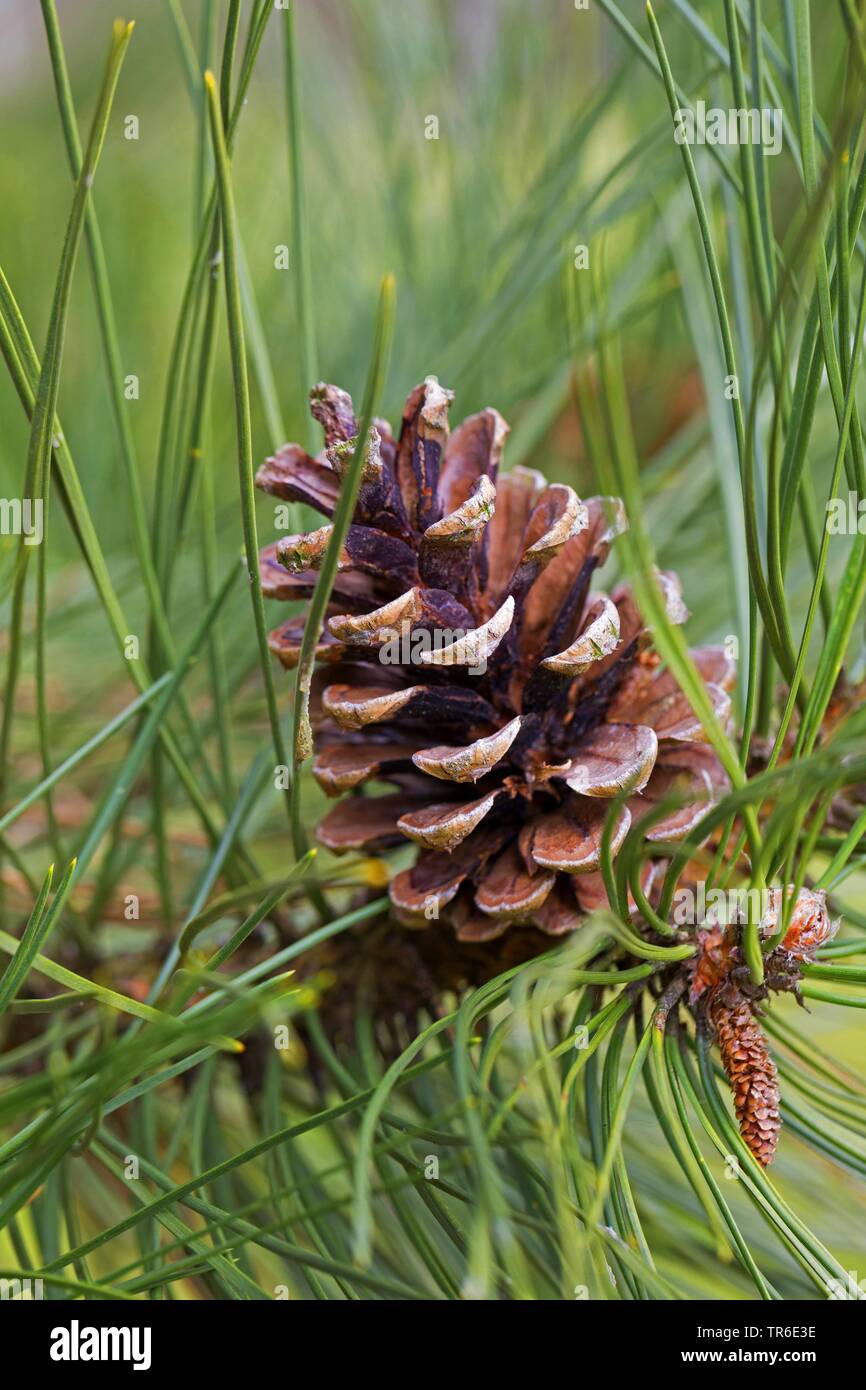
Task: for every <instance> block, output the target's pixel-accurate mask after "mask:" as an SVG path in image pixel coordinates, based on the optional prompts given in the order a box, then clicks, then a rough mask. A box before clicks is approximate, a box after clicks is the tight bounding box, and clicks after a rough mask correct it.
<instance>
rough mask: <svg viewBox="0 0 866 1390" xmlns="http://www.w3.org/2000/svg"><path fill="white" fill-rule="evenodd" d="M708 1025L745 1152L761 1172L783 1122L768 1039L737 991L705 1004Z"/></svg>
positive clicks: (724, 991)
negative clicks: (716, 1046) (711, 1031)
mask: <svg viewBox="0 0 866 1390" xmlns="http://www.w3.org/2000/svg"><path fill="white" fill-rule="evenodd" d="M709 1017H710V1021H711V1023H712V1025H713V1027H714V1029H715V1032H716V1040H717V1042H718V1045H719V1052H720V1054H721V1058H722V1066H723V1067H724V1069H725V1075H726V1076H727V1078H728V1081H729V1082H730V1085H731V1090H732V1091H733V1094H734V1110H735V1112H736V1116H737V1120H738V1122H739V1126H740V1133H741V1134H742V1136H743V1139H744V1140H745V1142H746V1144H747V1145H748V1147H749V1150H750V1152H751V1153H752V1154H754V1156H755V1158H756V1159H757V1160H758V1162H759V1163H760V1164H761V1166H762V1167H764V1168H766V1167H767V1165H768V1164H769V1163H772V1161H773V1155H774V1154H775V1152H776V1145H777V1144H778V1142H779V1131H780V1129H781V1126H782V1121H781V1119H780V1116H779V1078H778V1075H777V1072H776V1064H775V1062H774V1061H773V1059H772V1057H771V1056H770V1051H769V1048H768V1046H767V1039H766V1038H765V1037H764V1034H763V1032H762V1030H761V1026H760V1024H759V1022H758V1020H757V1018H756V1017H755V1014H754V1012H753V1011H752V1006H751V1004H750V1003H749V1001H748V999H746V998H745V997H744V996H743V995H742V994H741V993H740V992H739V990H737V989H735V988H723V989H720V990H719V991H718V992H717V993H716V995H715V997H714V998H713V1000H712V1001H711V1003H710V1006H709Z"/></svg>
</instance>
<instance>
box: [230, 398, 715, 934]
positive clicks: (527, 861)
mask: <svg viewBox="0 0 866 1390" xmlns="http://www.w3.org/2000/svg"><path fill="white" fill-rule="evenodd" d="M451 399H452V393H451V392H450V391H445V390H443V389H442V387H440V385H439V383H438V382H437V381H436V379H435V377H428V378H427V380H426V381H425V382H423V383H422V384H421V385H420V386H417V387H416V388H415V390H414V391H413V392H412V393H411V395H410V396H409V398H408V400H407V402H406V406H405V409H404V412H403V419H402V423H401V427H400V431H399V435H398V437H397V438H394V437H393V436H392V434H391V430H390V427H389V426H388V425H387V424H386V423H385V422H384V421H377V424H376V430H375V432H374V434H373V437H372V441H371V443H370V444H369V446H368V450H367V455H366V457H365V460H364V464H363V470H364V471H363V482H362V486H361V490H360V496H359V498H358V503H357V507H356V511H355V514H354V518H353V523H352V525H351V526H350V527H349V531H348V534H347V536H346V540H345V544H344V546H343V550H342V553H341V556H340V562H339V572H338V574H337V578H336V583H335V585H334V589H333V593H332V601H331V604H330V608H329V612H328V618H327V623H326V626H325V628H324V629H323V631H322V632H321V633H320V634H319V639H318V656H319V658H320V666H319V671H318V673H317V676H316V678H315V681H314V688H313V719H314V726H315V742H316V752H315V762H314V774H315V776H316V778H317V780H318V782H319V783H320V785H321V786H322V787H323V788H324V790H325V791H326V792H327V793H328V794H329V795H330V796H334V797H340V796H342V797H343V800H341V801H339V802H338V803H337V804H336V805H335V807H334V809H333V810H332V811H331V812H330V813H329V814H328V815H327V816H326V817H325V819H324V821H323V822H322V824H321V825H320V826H319V829H318V835H319V839H320V840H321V842H322V843H323V844H325V845H326V846H327V847H328V848H329V849H331V850H333V851H334V852H335V853H342V852H345V851H360V850H363V851H368V850H376V851H378V850H381V849H384V848H387V847H388V846H392V845H399V844H401V843H402V844H405V843H406V841H412V842H414V843H415V844H416V845H418V846H419V851H420V852H419V854H418V856H417V859H416V861H415V863H414V866H413V867H411V868H409V869H406V870H405V871H403V872H401V873H398V874H397V875H396V876H395V878H394V879H393V881H392V883H391V886H390V896H391V902H392V905H393V915H394V917H395V918H396V919H397V920H398V921H399V922H400V923H402V924H403V925H404V926H406V927H410V928H420V929H424V930H425V931H433V932H437V933H440V934H443V935H444V937H445V940H446V941H451V942H452V943H453V942H454V939H455V937H456V939H457V940H458V941H460V942H462V943H467V944H468V943H482V942H486V943H490V942H493V941H494V940H497V939H500V938H503V937H504V936H505V934H506V933H509V932H511V931H513V930H514V929H515V928H520V927H523V926H531V927H533V928H535V929H537V931H538V932H539V933H541V934H542V937H541V939H542V940H543V937H544V936H545V935H546V936H547V937H548V938H555V937H558V936H561V935H563V934H564V933H568V932H571V931H574V930H575V929H576V928H577V927H579V925H580V923H581V921H582V919H583V917H584V916H585V914H586V913H588V912H589V911H592V910H593V909H594V908H597V907H598V906H600V905H602V904H603V903H604V902H605V896H604V890H603V886H602V883H601V878H600V875H599V872H598V870H599V863H600V854H601V837H602V829H603V826H604V822H605V817H606V815H607V812H608V809H609V806H610V799H611V798H612V797H614V796H616V795H617V794H618V793H620V792H621V791H623V790H625V791H626V792H628V793H629V796H628V800H627V802H626V804H625V805H623V806H622V808H621V810H620V812H619V815H618V819H617V823H616V826H615V832H614V835H613V850H614V852H616V850H617V849H618V848H619V846H620V844H621V842H622V840H623V839H624V837H625V835H626V833H627V831H628V830H629V827H630V826H631V825H632V824H633V822H635V821H636V820H639V819H640V818H641V817H643V816H645V815H646V814H647V813H648V812H649V811H652V810H653V808H654V807H656V805H657V803H658V801H659V799H660V798H663V797H666V796H668V795H669V794H671V793H674V794H675V795H677V796H678V801H677V805H676V807H675V809H674V810H673V811H668V812H667V813H666V814H665V815H664V817H663V818H662V819H659V820H656V821H654V822H653V823H652V826H651V828H650V829H649V831H648V838H649V839H651V840H658V841H665V842H670V841H676V840H678V839H681V838H683V837H684V836H685V835H686V834H687V833H688V832H689V830H690V829H691V828H692V827H693V826H694V825H695V824H696V823H697V822H698V821H699V820H700V819H701V818H702V817H703V816H704V815H705V814H706V812H707V809H708V808H709V806H710V805H711V803H712V801H713V799H714V797H716V795H717V794H718V793H719V791H720V789H722V788H723V787H724V786H725V779H724V775H723V773H722V770H721V768H720V766H719V764H718V762H717V760H716V758H715V755H714V754H713V753H712V752H711V751H710V750H709V749H708V748H706V747H705V746H704V733H703V730H702V728H701V725H700V723H699V721H698V720H697V719H696V717H695V716H694V714H693V713H692V710H691V708H690V706H689V704H688V701H687V700H686V698H685V696H684V695H683V694H682V692H681V691H680V689H679V688H678V687H677V685H676V682H675V681H674V680H673V678H672V676H671V675H670V674H669V673H667V672H664V671H662V670H661V669H660V667H659V662H658V659H657V658H656V656H655V655H654V653H653V651H652V647H651V642H650V637H649V634H648V632H647V631H646V628H645V625H644V623H643V621H642V619H641V616H640V614H639V612H638V610H637V607H636V604H635V601H634V598H633V596H632V594H631V592H630V591H629V589H628V588H626V587H623V586H621V587H619V588H617V589H616V590H614V592H613V593H611V594H610V595H608V594H606V593H603V592H600V591H597V590H596V591H593V590H592V588H591V586H592V581H593V579H594V576H595V571H596V570H597V569H598V568H600V566H601V565H602V564H603V563H604V560H605V559H606V557H607V555H608V552H609V549H610V546H611V544H612V542H613V540H614V538H615V537H616V535H617V533H618V532H619V531H621V530H622V529H623V527H624V525H625V519H624V516H623V511H622V506H621V504H620V503H619V502H617V501H616V500H615V499H608V498H601V497H593V498H590V499H588V501H586V502H583V501H581V500H580V498H579V497H578V496H577V495H576V493H575V492H574V491H573V490H572V489H571V488H570V487H565V486H563V485H562V484H559V483H554V484H551V485H548V484H547V482H546V481H545V479H544V478H543V477H542V475H541V474H540V473H537V472H535V471H533V470H529V469H525V468H516V469H514V471H513V472H511V473H510V474H504V475H503V474H502V473H500V462H501V457H502V452H503V446H504V444H505V439H506V435H507V433H508V427H507V425H506V424H505V421H504V420H503V419H502V417H501V416H500V415H499V414H498V413H497V412H496V411H495V410H493V409H487V410H483V411H481V412H480V413H479V414H478V415H474V416H471V417H470V418H469V419H467V420H464V422H463V423H462V424H461V425H460V426H458V427H457V428H456V429H455V430H454V432H453V433H450V431H449V423H448V409H449V405H450V402H451ZM311 403H312V411H313V414H314V416H315V417H316V419H317V420H319V421H320V422H321V424H322V426H323V430H324V436H325V448H324V451H323V452H322V454H320V455H319V456H318V457H317V458H315V459H314V458H311V457H310V456H309V455H307V454H306V453H305V452H304V451H303V450H302V449H300V448H299V447H298V446H297V445H287V446H286V447H285V448H283V449H282V450H281V451H280V452H279V453H278V454H277V455H276V456H275V457H274V458H271V459H268V461H267V462H266V464H265V465H264V466H263V468H262V469H260V471H259V474H258V478H257V482H258V485H259V486H260V487H262V488H263V489H265V490H266V491H267V492H270V493H271V494H273V495H274V496H277V497H279V498H282V499H286V500H294V501H300V502H303V503H306V504H308V505H310V506H312V507H315V508H316V509H317V510H318V511H319V512H321V513H322V514H323V515H324V516H325V517H326V518H327V517H329V516H331V515H332V513H333V510H334V507H335V505H336V501H337V497H338V495H339V491H340V484H341V476H342V474H343V471H344V469H345V465H346V462H347V460H348V459H349V458H350V457H351V455H352V452H353V450H354V447H355V437H356V434H357V429H358V426H357V421H356V419H355V414H354V410H353V407H352V402H351V400H350V398H349V397H348V396H347V395H346V393H345V392H343V391H340V390H339V389H338V388H336V387H334V386H324V385H322V386H318V387H316V388H315V390H314V391H313V392H312V393H311ZM329 535H330V529H329V527H327V526H324V527H322V528H320V529H319V530H318V531H314V532H312V533H311V534H309V535H305V536H293V537H285V538H283V539H282V540H280V541H279V542H277V543H276V544H275V545H273V546H270V547H268V548H267V549H266V550H265V551H264V552H263V554H262V557H261V574H262V582H263V586H264V592H265V594H266V596H268V597H272V598H278V599H285V600H291V599H294V600H298V599H304V598H307V597H308V596H309V595H310V594H311V593H312V591H313V588H314V586H315V582H316V569H317V567H318V565H319V564H320V563H321V561H322V558H323V556H324V554H325V550H326V548H327V544H328V539H329ZM658 583H659V586H660V588H661V590H662V592H663V594H664V595H665V598H666V602H667V606H668V612H669V614H670V616H671V618H672V619H673V620H674V621H677V622H681V621H683V620H684V619H685V617H686V616H687V612H686V609H685V607H684V605H683V603H682V599H681V597H680V591H679V585H678V583H677V581H676V579H675V577H674V576H673V575H670V574H660V575H659V576H658ZM302 633H303V619H302V618H294V619H291V620H290V621H289V622H288V623H285V624H283V626H282V627H280V628H278V629H277V631H276V632H274V633H273V634H272V636H271V646H272V649H273V650H274V652H275V653H276V654H277V656H278V657H279V658H280V660H281V661H282V662H283V664H284V665H285V666H287V667H291V666H293V665H295V664H296V663H297V660H298V657H299V651H300V642H301V637H302ZM693 656H694V659H695V662H696V665H697V667H698V670H699V671H700V672H701V674H702V676H703V678H704V680H705V682H706V686H707V691H708V693H709V695H710V698H711V701H712V704H713V706H714V708H715V711H716V714H717V716H718V718H719V719H720V720H721V721H722V722H723V723H726V722H727V720H728V718H729V710H730V700H729V697H728V695H727V693H726V692H727V690H728V689H729V688H730V686H731V685H732V683H733V679H734V671H733V665H732V662H731V661H730V659H729V657H728V655H727V653H726V652H725V650H724V649H723V648H721V647H706V648H703V649H701V650H699V651H696V652H694V653H693ZM374 783H375V784H382V783H385V784H388V785H389V790H388V791H387V792H385V793H384V794H380V793H381V786H377V787H376V793H377V794H375V795H370V794H368V793H369V791H370V790H371V788H370V787H368V784H374ZM489 949H490V950H491V951H492V953H493V955H494V957H495V955H496V953H497V952H499V951H500V947H499V946H497V947H489Z"/></svg>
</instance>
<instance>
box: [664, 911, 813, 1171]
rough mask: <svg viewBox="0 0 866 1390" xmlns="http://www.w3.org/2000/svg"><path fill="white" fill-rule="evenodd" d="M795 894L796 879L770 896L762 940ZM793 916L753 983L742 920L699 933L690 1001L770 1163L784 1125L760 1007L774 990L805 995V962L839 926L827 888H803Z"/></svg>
mask: <svg viewBox="0 0 866 1390" xmlns="http://www.w3.org/2000/svg"><path fill="white" fill-rule="evenodd" d="M792 893H793V888H792V887H791V886H790V885H789V886H788V888H787V889H782V888H774V889H772V890H771V891H770V892H769V894H768V895H767V902H766V908H765V911H764V913H763V915H762V917H761V920H760V922H759V924H758V932H759V936H760V938H761V940H762V941H767V940H769V939H770V938H772V937H773V936H775V935H776V932H777V931H778V929H779V925H780V922H781V920H782V909H783V906H784V904H785V902H786V900H787V901H788V902H789V903H790V897H791V894H792ZM787 916H788V922H787V928H786V930H785V935H784V937H783V938H782V940H781V941H780V942H779V943H778V945H777V946H775V947H774V949H773V950H772V951H770V952H769V953H768V954H767V956H766V957H765V961H764V983H763V985H760V986H758V987H754V986H753V985H752V984H751V981H750V974H749V969H748V967H747V966H746V964H745V962H744V957H743V949H742V930H743V924H742V922H739V921H738V922H732V923H722V922H715V921H708V923H707V925H706V926H705V927H704V928H703V929H702V930H701V931H699V932H698V936H697V953H696V955H695V956H694V958H693V960H692V961H691V962H690V965H689V967H688V969H689V972H690V981H689V1003H690V1004H691V1005H692V1007H693V1008H697V1009H698V1010H700V1011H701V1012H702V1014H703V1016H704V1017H706V1018H707V1019H708V1020H709V1023H710V1026H711V1028H712V1030H713V1031H714V1033H715V1035H716V1040H717V1042H718V1045H719V1052H720V1054H721V1058H722V1064H723V1066H724V1068H725V1074H726V1076H727V1078H728V1080H729V1082H730V1084H731V1090H732V1091H733V1095H734V1108H735V1110H736V1115H737V1120H738V1121H739V1125H740V1133H741V1134H742V1136H743V1139H744V1140H745V1142H746V1144H748V1146H749V1149H750V1150H751V1152H752V1153H753V1154H754V1156H755V1158H756V1159H757V1160H758V1162H759V1163H761V1164H763V1166H764V1167H766V1166H767V1164H768V1163H770V1162H772V1159H773V1155H774V1153H775V1151H776V1145H777V1143H778V1140H779V1131H780V1129H781V1120H780V1118H779V1083H778V1078H777V1075H776V1068H775V1065H774V1063H773V1060H772V1058H771V1056H770V1052H769V1048H768V1046H767V1040H766V1038H765V1037H764V1034H763V1031H762V1029H761V1025H760V1023H759V1021H758V1018H757V1015H756V1013H755V1006H756V1004H757V1003H758V1001H759V1000H763V999H766V998H767V997H768V996H769V994H770V992H771V991H793V992H794V993H796V994H797V996H798V998H799V981H800V973H801V968H802V966H803V965H804V964H807V963H808V962H810V961H814V959H815V956H816V954H817V952H818V950H819V949H820V947H821V946H824V945H826V944H827V942H828V941H832V939H833V937H834V935H835V933H836V929H837V927H838V925H839V923H838V921H836V922H834V921H832V920H831V918H830V915H829V913H828V912H827V903H826V899H825V895H824V893H823V892H815V891H813V890H812V889H810V888H801V889H800V891H799V893H798V894H797V898H796V901H795V902H794V903H793V904H792V905H791V906H789V908H788V914H787ZM801 1002H802V1001H801Z"/></svg>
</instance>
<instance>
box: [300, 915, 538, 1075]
mask: <svg viewBox="0 0 866 1390" xmlns="http://www.w3.org/2000/svg"><path fill="white" fill-rule="evenodd" d="M549 948H550V942H549V940H548V939H547V938H546V937H545V936H543V935H542V934H541V933H540V932H538V931H535V930H534V929H532V928H523V929H517V930H515V931H513V932H511V933H510V934H509V937H508V941H507V943H504V946H503V950H502V951H501V952H500V953H499V954H498V955H497V954H493V953H492V952H491V951H489V950H488V949H487V947H486V946H484V945H483V944H473V943H463V942H455V941H454V939H453V937H451V936H450V934H447V933H445V932H436V931H429V932H407V931H406V930H405V929H404V928H403V927H401V926H400V924H399V923H397V922H394V921H387V920H386V921H384V922H381V923H373V924H372V925H370V926H364V927H360V928H357V929H356V930H354V931H350V932H345V933H343V934H342V935H340V936H337V937H333V938H332V939H331V940H330V941H325V942H323V943H322V945H321V946H319V947H317V948H316V949H314V950H313V951H310V952H308V953H307V955H305V956H303V957H302V959H301V962H300V967H299V972H298V973H299V978H300V979H303V980H308V981H310V982H311V983H315V984H316V985H317V986H321V987H322V991H323V992H322V997H321V1001H320V1004H319V1006H318V1014H319V1018H320V1020H321V1023H322V1027H323V1028H324V1031H325V1034H326V1036H327V1037H328V1040H329V1041H330V1043H331V1045H332V1046H333V1047H335V1048H337V1049H338V1050H340V1049H345V1050H346V1051H348V1052H352V1051H354V1050H355V1049H356V1046H357V1031H356V1028H357V1020H358V1016H359V1013H362V1012H368V1013H369V1015H370V1017H371V1018H372V1020H373V1023H374V1026H375V1028H376V1031H377V1037H378V1040H379V1043H380V1046H381V1048H382V1052H383V1055H384V1056H386V1057H393V1056H396V1055H398V1054H399V1053H400V1052H401V1051H402V1050H403V1048H404V1047H405V1046H406V1044H407V1043H408V1042H409V1041H411V1039H412V1038H413V1037H415V1036H416V1034H417V1033H418V1031H419V1029H420V1028H421V1027H423V1025H424V1021H425V1019H433V1018H436V1017H437V1016H438V1015H439V1014H440V1013H441V1010H442V1007H443V1003H444V1001H445V999H446V998H447V996H449V995H458V996H459V995H460V994H462V993H463V991H464V990H466V989H467V988H469V987H477V986H478V985H482V984H485V983H486V982H487V981H488V980H490V979H492V978H493V977H494V976H495V975H498V974H499V973H500V972H501V971H503V970H507V969H509V968H510V967H511V966H515V965H522V964H523V962H524V961H527V960H532V959H533V957H535V956H537V955H538V954H539V953H540V952H541V951H542V950H545V949H549Z"/></svg>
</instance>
